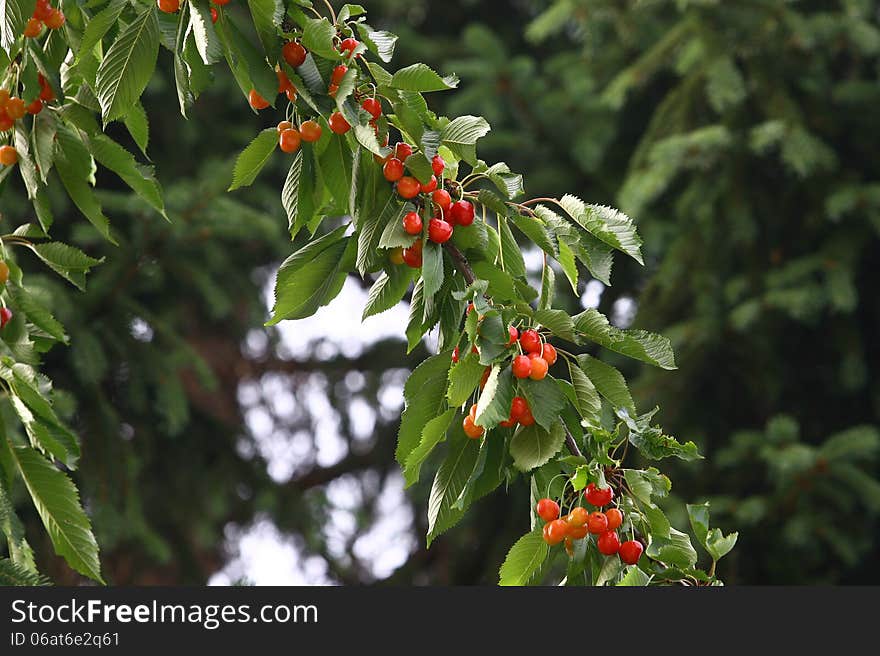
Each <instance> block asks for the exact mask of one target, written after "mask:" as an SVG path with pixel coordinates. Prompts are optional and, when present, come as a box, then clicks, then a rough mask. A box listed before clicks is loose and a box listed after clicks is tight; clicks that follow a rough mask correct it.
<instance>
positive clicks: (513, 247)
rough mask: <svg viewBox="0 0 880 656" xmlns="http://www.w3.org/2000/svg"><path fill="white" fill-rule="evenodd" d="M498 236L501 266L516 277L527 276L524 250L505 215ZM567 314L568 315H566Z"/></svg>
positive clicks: (499, 225)
mask: <svg viewBox="0 0 880 656" xmlns="http://www.w3.org/2000/svg"><path fill="white" fill-rule="evenodd" d="M498 236H499V237H500V238H501V250H500V260H499V264H500V265H501V268H502V269H503V270H504V271H505V272H507V273H508V274H510V275H511V276H513V277H514V278H525V275H526V264H525V261H524V260H523V256H522V251H521V250H520V248H519V244H517V243H516V239H515V238H514V236H513V232H512V231H511V229H510V226H509V225H508V224H507V218H506V217H505V216H499V217H498ZM566 316H567V315H566Z"/></svg>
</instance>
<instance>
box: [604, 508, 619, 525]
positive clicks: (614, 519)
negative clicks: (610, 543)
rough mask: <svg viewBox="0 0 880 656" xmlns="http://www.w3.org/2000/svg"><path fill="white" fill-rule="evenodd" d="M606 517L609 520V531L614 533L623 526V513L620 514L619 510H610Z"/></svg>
mask: <svg viewBox="0 0 880 656" xmlns="http://www.w3.org/2000/svg"><path fill="white" fill-rule="evenodd" d="M605 516H606V517H607V518H608V530H609V531H614V530H616V529H618V528H619V527H620V525H621V524H623V513H622V512H620V511H619V510H618V509H617V508H609V509H608V510H606V511H605Z"/></svg>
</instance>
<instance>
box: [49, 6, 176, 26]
mask: <svg viewBox="0 0 880 656" xmlns="http://www.w3.org/2000/svg"><path fill="white" fill-rule="evenodd" d="M167 1H168V0H166V2H167ZM172 2H174V4H175V5H177V9H180V0H172ZM177 9H175V10H174V11H177ZM163 11H164V10H163ZM168 13H174V12H168ZM66 20H67V19H66V18H65V17H64V12H62V11H61V10H60V9H53V10H52V12H51V13H50V14H49V17H48V18H46V20H45V21H44V22H45V23H46V27H48V28H49V29H50V30H57V29H58V28H59V27H61V26H62V25H64V23H65V21H66Z"/></svg>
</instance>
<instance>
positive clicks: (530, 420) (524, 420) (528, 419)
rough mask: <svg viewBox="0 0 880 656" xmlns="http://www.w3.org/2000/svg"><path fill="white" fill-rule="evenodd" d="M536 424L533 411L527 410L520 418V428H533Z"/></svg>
mask: <svg viewBox="0 0 880 656" xmlns="http://www.w3.org/2000/svg"><path fill="white" fill-rule="evenodd" d="M534 423H535V418H534V417H533V416H532V409H531V408H526V411H525V412H524V413H523V414H522V416H521V417H520V418H519V424H520V426H532V425H533V424H534Z"/></svg>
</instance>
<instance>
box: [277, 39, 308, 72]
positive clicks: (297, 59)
mask: <svg viewBox="0 0 880 656" xmlns="http://www.w3.org/2000/svg"><path fill="white" fill-rule="evenodd" d="M306 54H307V53H306V49H305V48H303V47H302V45H300V44H299V43H297V42H296V41H288V42H287V43H285V44H284V47H283V48H281V56H282V57H284V61H286V62H287V63H288V64H289V65H290V66H292V67H293V68H296V67H297V66H302V65H303V62H304V61H305V60H306Z"/></svg>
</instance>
